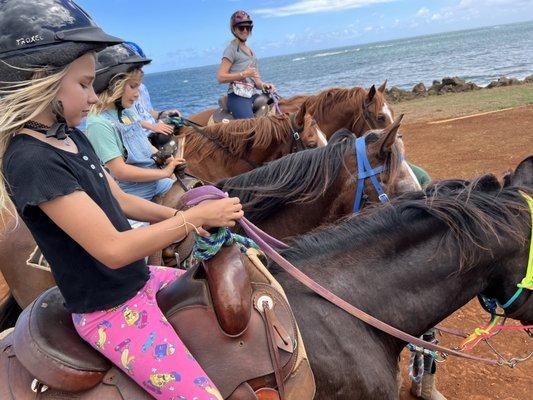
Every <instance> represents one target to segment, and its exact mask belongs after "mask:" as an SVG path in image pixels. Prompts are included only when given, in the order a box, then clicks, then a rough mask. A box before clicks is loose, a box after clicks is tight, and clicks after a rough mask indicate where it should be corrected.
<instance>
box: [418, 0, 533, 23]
mask: <svg viewBox="0 0 533 400" xmlns="http://www.w3.org/2000/svg"><path fill="white" fill-rule="evenodd" d="M532 3H533V1H532V0H459V1H456V2H454V4H453V5H451V6H446V7H441V8H440V9H438V10H436V11H435V12H432V11H430V10H429V9H428V8H427V7H422V8H420V9H419V10H418V12H417V13H416V14H415V17H416V18H418V19H419V20H422V21H423V22H426V23H431V22H433V21H440V22H452V21H459V20H470V19H472V18H477V17H479V16H480V15H481V14H483V12H484V11H487V10H491V12H492V13H493V14H495V13H503V12H506V13H514V14H516V13H520V12H523V11H525V10H527V9H528V7H529V8H530V9H531V5H532Z"/></svg>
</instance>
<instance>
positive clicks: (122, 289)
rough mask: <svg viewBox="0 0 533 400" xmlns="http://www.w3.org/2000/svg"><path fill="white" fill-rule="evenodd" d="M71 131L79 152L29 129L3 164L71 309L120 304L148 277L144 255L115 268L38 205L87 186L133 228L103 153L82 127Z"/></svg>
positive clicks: (121, 227)
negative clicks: (49, 141)
mask: <svg viewBox="0 0 533 400" xmlns="http://www.w3.org/2000/svg"><path fill="white" fill-rule="evenodd" d="M70 137H71V138H72V140H73V141H74V142H75V143H76V145H77V147H78V153H77V154H74V153H70V152H68V151H64V150H62V149H58V148H56V147H53V146H51V145H49V144H47V143H45V142H42V141H40V140H38V139H36V138H34V137H32V136H29V135H24V134H21V135H16V136H15V137H13V138H12V139H11V141H10V144H9V146H8V148H7V150H6V152H5V154H4V157H3V163H2V168H3V172H4V176H5V178H6V183H7V186H8V191H9V195H10V198H11V199H12V201H13V203H14V204H15V206H16V208H17V212H18V214H19V215H20V217H21V218H22V220H23V221H24V222H25V223H26V225H27V226H28V228H29V230H30V232H31V233H32V235H33V237H34V238H35V241H36V243H37V245H38V246H39V248H40V249H41V251H42V253H43V255H44V256H45V257H46V260H47V261H48V262H49V264H50V265H51V269H52V274H53V276H54V279H55V281H56V283H57V286H58V287H59V290H60V291H61V293H62V294H63V297H64V298H65V306H66V307H67V309H68V310H69V311H70V312H75V313H87V312H92V311H97V310H105V309H109V308H112V307H116V306H118V305H120V304H122V303H124V302H125V301H126V300H128V299H130V298H131V297H133V296H134V295H135V294H136V292H137V291H138V290H139V289H140V288H142V287H143V286H144V284H145V283H146V281H147V280H148V278H149V271H148V268H147V267H146V263H145V261H144V260H139V261H135V262H133V263H131V264H129V265H126V266H124V267H122V268H118V269H111V268H109V267H107V266H105V265H104V264H102V263H101V262H99V261H98V260H96V259H95V258H94V257H92V256H91V255H90V254H89V253H87V251H85V250H84V249H83V248H82V247H81V246H80V245H79V244H78V243H77V242H75V241H74V240H73V239H72V238H71V237H70V236H68V235H67V234H66V233H65V232H64V231H63V230H62V229H61V228H59V227H58V226H57V225H56V224H55V223H54V222H53V221H52V220H51V219H50V218H48V216H47V215H46V214H45V213H44V212H43V211H42V210H41V209H40V208H39V207H38V205H39V204H41V203H43V202H46V201H48V200H52V199H54V198H56V197H58V196H64V195H67V194H70V193H72V192H74V191H76V190H83V191H84V192H86V193H87V195H88V196H89V197H90V198H91V199H92V200H93V201H94V202H95V203H96V204H98V205H99V206H100V207H101V208H102V210H103V211H104V213H105V214H106V215H107V217H108V218H109V220H110V221H111V223H112V224H113V225H114V227H115V228H116V229H117V230H118V231H121V232H123V231H126V230H128V229H131V227H130V224H129V223H128V220H127V218H126V216H125V215H124V213H123V212H122V209H121V208H120V205H119V204H118V202H117V200H116V199H115V197H114V196H113V194H112V193H111V188H110V186H109V184H108V182H107V179H106V176H105V174H104V170H103V169H102V167H101V166H100V163H99V161H98V157H97V155H96V154H95V152H94V150H93V148H92V146H91V144H90V143H89V141H88V140H87V138H86V137H85V135H84V134H83V133H81V132H80V131H78V130H75V131H74V132H73V133H72V134H71V135H70Z"/></svg>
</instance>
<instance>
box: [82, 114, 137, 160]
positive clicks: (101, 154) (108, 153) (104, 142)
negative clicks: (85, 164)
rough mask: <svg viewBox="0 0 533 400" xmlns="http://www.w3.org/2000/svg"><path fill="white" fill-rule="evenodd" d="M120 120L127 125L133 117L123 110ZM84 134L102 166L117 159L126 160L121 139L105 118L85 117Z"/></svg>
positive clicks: (98, 116)
mask: <svg viewBox="0 0 533 400" xmlns="http://www.w3.org/2000/svg"><path fill="white" fill-rule="evenodd" d="M122 119H123V121H124V122H125V123H128V122H132V121H134V120H135V117H134V116H133V115H132V113H131V112H130V111H128V110H124V112H123V117H122ZM117 122H118V118H117ZM86 133H87V137H88V138H89V141H90V142H91V144H92V145H93V147H94V151H95V152H96V154H97V155H98V158H100V161H101V162H102V164H104V165H105V164H106V163H107V162H109V161H111V160H112V159H114V158H117V157H122V158H124V159H125V158H126V152H125V149H124V144H123V143H122V138H121V137H120V134H119V132H118V131H117V130H116V129H115V127H114V126H113V125H112V124H111V122H110V121H109V120H108V119H107V118H105V117H103V116H102V115H96V114H90V115H89V116H88V117H87V129H86Z"/></svg>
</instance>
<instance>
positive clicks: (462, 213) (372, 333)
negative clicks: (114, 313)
mask: <svg viewBox="0 0 533 400" xmlns="http://www.w3.org/2000/svg"><path fill="white" fill-rule="evenodd" d="M531 161H533V160H530V161H529V162H530V163H531ZM531 169H532V166H531V165H529V166H527V167H526V168H525V169H524V170H525V171H526V172H529V171H531ZM522 172H523V171H521V170H520V166H519V168H518V169H517V172H516V173H515V174H514V175H513V176H512V177H511V178H510V186H509V187H507V188H504V189H502V188H501V187H499V185H498V183H497V180H496V179H495V178H494V177H491V176H489V177H483V178H481V180H478V181H475V182H473V183H471V184H469V183H467V182H464V184H460V185H456V187H455V188H454V187H450V186H447V185H444V187H443V188H440V187H439V186H434V187H432V188H431V189H430V190H429V191H428V192H426V193H423V192H416V193H413V194H407V195H404V196H402V198H399V199H397V200H395V201H393V202H392V203H391V204H390V205H389V206H388V207H379V208H378V207H376V208H374V209H373V210H371V211H370V212H368V213H366V214H364V215H362V216H358V217H352V218H348V219H346V220H345V221H343V222H341V223H339V224H338V225H330V226H328V227H324V228H322V229H319V230H317V231H315V232H313V233H311V234H308V235H305V236H302V237H299V238H297V239H296V240H295V241H294V242H293V247H292V248H291V249H289V250H287V251H285V252H284V256H285V257H286V258H287V259H288V260H290V261H291V262H292V263H293V264H295V265H296V266H298V268H299V269H301V270H302V271H303V272H304V273H306V274H307V275H308V276H310V277H311V278H313V279H314V280H315V281H316V282H318V283H319V284H321V285H322V286H324V287H326V288H328V289H329V290H331V291H332V292H333V293H335V294H336V295H338V296H339V297H341V298H342V299H344V300H346V301H348V302H349V303H351V304H354V305H356V306H358V307H359V308H361V309H363V310H365V311H366V312H367V313H369V314H371V315H373V316H375V317H377V318H379V319H380V320H382V321H384V322H386V323H388V324H390V325H392V326H394V327H396V328H398V329H400V330H403V331H405V332H407V333H409V334H411V335H414V336H419V335H421V334H422V333H423V332H425V331H427V329H428V328H430V327H432V326H434V325H435V324H436V323H438V322H439V321H441V320H443V319H444V318H446V317H447V316H449V315H450V314H452V313H453V312H454V311H456V310H457V309H459V308H460V307H462V306H463V305H465V304H466V303H467V302H469V301H470V300H471V299H473V298H474V297H475V296H476V295H479V294H483V295H484V296H487V297H491V298H494V299H496V300H497V301H499V302H500V303H504V302H506V301H507V299H509V298H510V297H511V296H512V295H513V293H515V292H516V285H517V283H518V282H520V281H521V280H522V278H523V277H524V275H525V273H526V265H527V261H528V253H529V245H530V244H531V243H530V241H531V238H530V235H531V229H532V226H531V216H530V215H529V210H528V207H527V205H526V203H525V200H524V198H523V197H522V195H521V194H520V192H519V190H518V189H522V190H523V191H525V192H528V193H530V194H531V193H533V187H531V186H529V187H528V186H526V183H527V182H528V181H530V180H531V177H530V176H527V177H524V176H523V175H522ZM485 181H489V182H488V183H487V182H485ZM325 265H327V268H324V266H325ZM270 268H271V270H272V271H273V273H274V274H275V276H276V278H277V279H278V281H279V282H280V283H281V285H282V286H283V288H284V290H285V292H286V293H287V296H288V298H289V300H290V303H291V305H292V309H293V311H294V314H295V316H296V319H297V320H298V324H299V327H300V330H301V333H302V336H303V338H304V341H305V344H306V348H307V353H308V355H309V358H310V360H311V365H312V368H313V372H314V374H315V379H316V387H317V393H316V397H317V398H318V399H339V400H358V399H395V398H398V394H399V385H398V384H399V381H398V358H399V355H400V352H401V351H402V349H403V348H404V347H405V345H406V343H405V342H402V341H400V340H397V339H395V338H393V337H391V336H389V335H386V334H384V333H382V332H380V331H378V330H376V329H374V328H372V327H370V326H369V325H367V324H365V323H364V322H362V321H360V320H358V319H355V318H354V317H352V316H350V315H349V314H347V313H346V312H344V311H343V310H341V309H340V308H338V307H336V306H334V305H332V304H331V303H329V302H327V301H326V300H324V299H323V298H321V297H320V296H317V295H313V294H312V292H310V290H309V289H307V288H306V287H304V286H302V285H301V284H299V283H298V282H296V281H295V280H294V279H293V278H292V277H290V276H288V274H287V273H285V272H284V271H282V270H281V269H280V268H279V267H278V266H276V265H275V264H271V265H270ZM507 312H508V316H509V317H511V318H514V319H517V320H519V321H521V322H523V323H524V324H531V323H533V303H532V302H531V299H530V298H528V297H527V295H526V294H522V295H521V296H520V297H519V298H518V299H517V300H516V304H515V305H514V307H512V308H511V309H509V310H508V311H507ZM407 315H408V316H409V317H408V318H407V317H406V316H407ZM9 340H10V339H9V338H8V339H6V340H4V341H3V342H1V346H2V355H3V364H2V365H6V364H7V361H6V359H7V358H8V357H11V359H12V361H9V371H8V373H11V375H10V376H16V377H19V378H20V379H11V380H9V381H8V380H7V373H6V372H5V368H4V376H5V378H4V379H6V381H5V382H2V386H0V388H3V389H4V392H3V393H6V394H5V395H4V396H5V397H6V398H7V399H8V400H12V399H14V398H13V395H12V393H18V394H20V395H19V397H17V400H25V399H31V398H35V394H34V393H32V392H31V389H30V385H29V383H30V382H31V380H32V377H31V375H29V374H28V373H27V372H25V370H24V369H23V368H22V367H21V366H19V365H18V364H17V361H16V359H14V357H13V356H10V355H9V354H12V353H13V349H12V347H11V346H10V345H9ZM80 340H81V339H80ZM214 351H215V350H214ZM223 362H224V361H223V360H221V363H223ZM104 372H105V370H104ZM112 376H113V379H108V380H104V382H103V383H101V384H99V386H97V387H96V388H95V389H92V390H91V391H90V392H87V393H80V394H77V396H79V397H78V398H79V399H80V400H82V399H86V400H89V399H91V400H93V399H101V398H107V399H109V400H115V399H124V400H133V399H148V398H149V397H148V396H149V395H147V394H145V393H142V392H140V391H138V390H137V391H136V390H135V388H136V386H135V384H134V383H132V382H131V381H130V380H128V379H126V378H125V377H124V375H121V374H118V373H116V372H115V374H114V375H112ZM115 387H116V388H120V389H121V392H122V394H123V396H122V395H121V394H119V393H117V389H115ZM6 388H9V390H8V389H6ZM104 393H105V394H107V397H105V395H104ZM10 394H11V397H10ZM44 395H45V396H46V398H48V399H50V400H59V399H61V398H65V395H67V394H66V393H58V392H57V391H54V390H53V389H52V390H50V391H49V392H45V394H44ZM247 398H250V397H247Z"/></svg>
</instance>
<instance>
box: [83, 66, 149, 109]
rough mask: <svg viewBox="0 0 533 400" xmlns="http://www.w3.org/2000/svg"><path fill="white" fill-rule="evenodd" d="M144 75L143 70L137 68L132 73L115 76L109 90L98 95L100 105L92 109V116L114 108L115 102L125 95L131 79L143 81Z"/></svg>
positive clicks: (108, 86) (97, 104)
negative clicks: (125, 89)
mask: <svg viewBox="0 0 533 400" xmlns="http://www.w3.org/2000/svg"><path fill="white" fill-rule="evenodd" d="M143 75H144V73H143V71H142V69H140V68H136V69H134V70H133V71H131V72H124V73H120V74H117V75H115V76H114V77H113V78H112V79H111V80H110V81H109V85H107V88H106V89H105V90H104V91H103V92H102V93H100V94H99V95H98V103H96V104H95V105H93V106H92V107H91V114H100V113H102V111H104V110H107V109H108V108H111V107H114V105H115V102H116V101H117V100H118V99H120V98H121V97H122V95H123V94H124V88H125V87H126V84H127V83H128V81H129V80H130V79H137V78H139V79H142V77H143Z"/></svg>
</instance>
